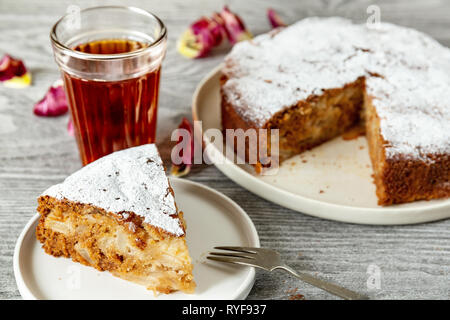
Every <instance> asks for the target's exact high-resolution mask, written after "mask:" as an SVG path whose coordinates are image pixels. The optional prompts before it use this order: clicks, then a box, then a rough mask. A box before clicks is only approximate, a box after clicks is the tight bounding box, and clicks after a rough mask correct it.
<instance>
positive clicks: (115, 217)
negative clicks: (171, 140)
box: [36, 144, 195, 293]
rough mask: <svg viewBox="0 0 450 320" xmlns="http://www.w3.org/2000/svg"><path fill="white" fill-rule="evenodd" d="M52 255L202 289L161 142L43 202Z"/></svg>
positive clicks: (44, 236) (124, 155)
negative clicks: (197, 284)
mask: <svg viewBox="0 0 450 320" xmlns="http://www.w3.org/2000/svg"><path fill="white" fill-rule="evenodd" d="M38 202H39V206H38V209H37V210H38V212H39V213H40V220H39V224H38V226H37V230H36V236H37V239H38V240H39V241H40V242H41V243H42V247H43V248H44V250H45V252H46V253H48V254H50V255H53V256H56V257H59V256H63V257H67V258H71V259H72V260H73V261H76V262H79V263H82V264H84V265H87V266H91V267H94V268H96V269H98V270H100V271H109V272H111V273H112V274H113V275H115V276H117V277H119V278H122V279H125V280H128V281H132V282H135V283H138V284H141V285H144V286H146V287H147V288H148V289H149V290H153V291H154V292H161V293H170V292H173V291H177V290H181V291H184V292H187V293H191V292H193V291H194V288H195V283H194V280H193V275H192V263H191V258H190V257H189V253H188V248H187V245H186V238H185V235H186V231H185V230H186V225H185V222H184V220H183V213H182V212H181V211H179V210H178V208H177V206H176V203H175V198H174V192H173V190H172V188H171V187H170V184H169V181H168V179H167V177H166V175H165V171H164V167H163V163H162V161H161V158H160V156H159V154H158V150H157V148H156V146H155V145H154V144H148V145H143V146H139V147H135V148H130V149H125V150H122V151H117V152H114V153H112V154H110V155H107V156H105V157H103V158H101V159H99V160H97V161H95V162H93V163H91V164H89V165H87V166H85V167H83V168H82V169H80V170H79V171H77V172H75V173H74V174H72V175H70V176H69V177H67V178H66V179H65V180H64V182H62V183H61V184H57V185H54V186H52V187H50V188H49V189H48V190H46V191H45V192H44V193H43V194H42V195H41V196H40V197H39V199H38Z"/></svg>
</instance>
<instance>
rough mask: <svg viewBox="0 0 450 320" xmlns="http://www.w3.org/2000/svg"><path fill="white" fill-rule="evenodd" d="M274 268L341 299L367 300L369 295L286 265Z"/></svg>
mask: <svg viewBox="0 0 450 320" xmlns="http://www.w3.org/2000/svg"><path fill="white" fill-rule="evenodd" d="M275 269H282V270H285V271H287V272H289V273H291V274H292V275H294V276H295V277H297V278H298V279H300V280H302V281H304V282H306V283H309V284H310V285H312V286H314V287H317V288H320V289H322V290H325V291H327V292H329V293H331V294H334V295H336V296H338V297H341V298H343V299H346V300H368V299H369V297H368V296H366V295H363V294H359V293H357V292H355V291H352V290H349V289H345V288H343V287H341V286H338V285H336V284H334V283H330V282H326V281H324V280H322V279H319V278H316V277H313V276H310V275H309V274H306V273H299V272H297V271H295V270H294V269H292V268H291V267H289V266H287V265H281V266H279V267H277V268H275Z"/></svg>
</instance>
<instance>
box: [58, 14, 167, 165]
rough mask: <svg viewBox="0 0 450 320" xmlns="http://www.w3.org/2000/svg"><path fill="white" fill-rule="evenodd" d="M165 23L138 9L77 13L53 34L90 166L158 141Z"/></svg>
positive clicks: (77, 131)
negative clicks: (122, 151) (157, 128)
mask: <svg viewBox="0 0 450 320" xmlns="http://www.w3.org/2000/svg"><path fill="white" fill-rule="evenodd" d="M166 34H167V31H166V27H165V26H164V24H163V23H162V21H161V20H160V19H159V18H158V17H157V16H155V15H153V14H151V13H149V12H147V11H145V10H141V9H138V8H133V7H119V6H107V7H95V8H89V9H84V10H81V11H79V10H78V11H77V10H73V11H72V12H71V13H69V14H67V15H65V16H64V17H62V18H61V19H60V20H59V21H58V22H57V23H56V24H55V25H54V27H53V29H52V31H51V35H50V38H51V42H52V47H53V51H54V55H55V60H56V62H57V64H58V66H59V68H60V70H61V73H62V77H63V80H64V85H65V90H66V94H67V99H68V103H69V107H70V111H71V116H72V121H73V124H74V128H75V137H76V140H77V143H78V148H79V150H80V155H81V160H82V163H83V165H86V164H88V163H90V162H92V161H94V160H96V159H98V158H100V157H102V156H104V155H106V154H109V153H111V152H114V151H116V150H120V149H125V148H128V147H132V146H137V145H141V144H146V143H152V142H154V141H155V135H156V117H157V107H158V92H159V79H160V71H161V63H162V60H163V58H164V56H165V52H166V45H167V44H166V41H167V40H166V39H167V35H166Z"/></svg>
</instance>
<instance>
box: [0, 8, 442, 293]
mask: <svg viewBox="0 0 450 320" xmlns="http://www.w3.org/2000/svg"><path fill="white" fill-rule="evenodd" d="M102 3H103V2H102V1H51V0H40V1H25V0H1V1H0V54H3V53H9V54H11V55H13V56H17V57H20V58H22V59H23V60H24V61H25V63H26V65H27V67H28V68H29V69H30V70H31V72H32V74H33V85H32V86H31V87H29V88H26V89H20V90H18V89H16V90H14V89H7V88H4V87H2V86H1V85H0V299H19V298H20V295H19V292H18V290H17V287H16V284H15V280H14V274H13V268H12V256H13V250H14V245H15V242H16V239H17V237H18V235H19V233H20V231H21V230H22V228H23V226H24V225H25V223H26V222H27V221H28V220H29V218H30V217H31V216H32V215H33V214H34V213H35V209H36V197H37V196H38V195H39V194H40V193H41V192H42V191H43V190H44V189H46V188H47V187H48V186H49V185H52V184H54V183H57V182H59V181H61V180H62V179H64V178H65V177H66V176H67V175H68V174H70V173H72V172H74V171H75V170H77V169H78V168H80V166H81V165H80V161H79V158H78V151H77V148H76V145H75V142H74V140H73V138H72V137H70V136H69V135H68V134H67V132H66V124H67V121H68V118H67V116H63V117H60V118H57V119H49V118H38V117H36V116H34V115H33V113H32V107H33V104H34V103H35V102H36V101H37V100H38V99H40V98H41V97H42V96H43V94H44V93H45V91H46V90H47V88H48V87H49V86H50V85H51V84H52V82H53V81H54V80H55V79H57V78H58V77H59V74H58V71H57V68H56V65H55V63H54V61H53V57H52V51H51V48H50V42H49V37H48V34H49V30H50V28H51V26H52V24H53V23H54V22H55V21H56V20H57V19H58V17H60V16H61V15H62V14H63V13H64V12H65V10H66V8H67V6H68V5H70V4H77V5H79V6H80V7H82V8H84V7H88V6H92V5H99V4H102ZM107 3H108V4H111V3H116V4H119V3H123V2H119V1H107ZM224 3H227V4H229V5H230V7H231V8H232V9H233V10H235V11H236V12H238V13H239V14H240V15H241V16H242V17H243V19H244V20H245V22H246V23H247V24H248V26H249V28H250V30H252V32H253V33H254V34H259V33H262V32H265V31H267V30H269V25H268V22H267V21H266V16H265V14H266V13H265V11H266V8H267V7H269V6H271V7H274V8H275V9H277V10H278V12H279V13H280V14H281V15H282V16H283V17H284V18H285V21H286V22H294V21H296V20H298V19H301V18H304V17H308V16H314V15H319V16H332V15H339V16H344V17H348V18H352V19H353V20H355V21H365V20H366V19H367V13H366V9H367V7H368V5H370V4H371V2H369V1H348V0H347V1H332V0H328V1H316V0H311V1H295V2H294V1H283V2H280V1H277V2H275V1H273V3H271V1H245V2H244V1H209V0H208V1H207V0H203V1H185V0H177V1H167V0H165V1H161V0H159V1H149V0H142V1H130V2H129V4H130V5H134V6H137V7H141V8H143V9H147V10H150V11H153V12H155V13H156V14H157V15H159V16H160V17H161V18H162V19H163V20H164V22H165V23H166V25H167V27H168V30H169V49H168V54H167V57H166V59H165V61H164V67H163V76H162V82H161V94H160V105H159V115H158V117H159V118H158V145H159V147H160V149H161V150H162V153H163V157H164V158H165V159H166V160H167V159H169V154H170V146H169V144H168V141H169V137H170V132H171V131H172V130H173V129H174V128H175V127H176V125H177V124H178V122H179V121H180V119H181V117H182V116H188V117H190V102H191V96H192V93H193V91H194V89H195V87H196V85H197V83H198V82H199V81H200V79H201V78H202V77H203V76H204V75H205V74H206V73H207V72H208V71H209V70H211V69H212V68H214V67H215V66H216V65H217V64H218V63H219V62H220V61H221V60H222V58H223V55H224V53H225V52H217V53H215V54H214V55H213V56H212V57H209V58H206V59H202V60H188V59H185V58H183V57H181V56H180V55H178V54H177V52H176V50H175V41H176V39H177V37H178V36H179V35H180V33H181V32H182V31H183V30H184V29H185V28H186V27H187V26H188V25H189V23H190V22H192V21H194V20H195V19H196V18H198V17H199V16H201V15H203V14H206V15H207V14H209V13H211V12H212V11H213V10H219V9H220V8H221V6H222V5H223V4H224ZM377 4H378V5H379V7H380V8H381V19H382V20H383V21H389V22H395V23H398V24H401V25H405V26H411V27H415V28H417V29H419V30H422V31H425V32H427V33H429V34H431V35H432V36H433V37H435V38H436V39H438V40H439V41H441V42H442V43H443V44H445V45H447V46H450V18H449V15H450V3H449V2H447V1H444V0H442V1H439V0H437V1H407V0H404V1H392V2H391V1H379V2H378V3H377ZM412 54H413V53H412ZM188 179H192V180H194V181H197V182H200V183H203V184H205V185H208V186H210V187H213V188H215V189H217V190H219V191H220V192H223V193H224V194H226V195H227V196H229V197H230V198H231V199H233V200H234V201H236V202H237V203H238V204H239V205H241V206H242V207H243V208H244V210H245V211H247V213H248V214H249V215H250V217H251V218H252V220H253V222H254V223H255V225H256V228H257V230H258V232H259V236H260V238H261V245H262V246H265V247H271V248H274V249H277V250H279V251H280V252H281V253H282V255H283V257H284V258H285V259H286V261H287V262H288V264H290V265H292V266H293V267H295V268H297V269H298V270H303V271H305V272H310V273H313V274H316V275H318V276H322V277H324V278H326V279H332V280H334V281H336V282H338V283H341V284H344V285H345V286H347V287H349V288H353V289H355V290H359V291H361V292H366V293H369V294H370V295H371V296H372V297H374V298H378V299H416V298H417V299H430V298H431V299H449V298H450V220H447V221H440V222H435V223H428V224H423V225H412V226H398V227H395V226H394V227H383V226H361V225H353V224H344V223H338V222H333V221H326V220H321V219H317V218H313V217H309V216H307V215H303V214H300V213H297V212H294V211H291V210H289V209H285V208H282V207H280V206H278V205H275V204H272V203H270V202H267V201H265V200H263V199H261V198H259V197H257V196H255V195H253V194H251V193H250V192H248V191H246V190H244V189H242V188H241V187H240V186H238V185H236V184H235V183H233V182H232V181H230V180H229V179H227V178H226V177H225V176H224V175H223V174H222V173H220V172H219V171H218V170H217V169H216V168H215V167H214V166H201V167H198V168H195V169H194V170H193V172H192V174H191V175H190V176H189V177H188ZM369 266H372V267H374V266H375V267H376V268H379V270H380V272H381V286H380V288H379V289H377V288H373V289H369V288H368V287H367V284H366V283H367V279H368V277H369V274H368V273H367V271H368V268H369ZM299 294H301V295H304V296H305V298H306V299H332V298H333V297H331V296H330V295H328V294H326V293H323V292H322V291H320V290H317V289H315V288H313V287H310V286H308V285H305V284H303V283H300V282H298V281H297V280H296V279H294V278H292V277H290V276H288V275H287V274H284V273H281V272H280V273H273V274H266V273H263V272H259V271H258V272H257V278H256V282H255V285H254V287H253V290H252V291H251V293H250V295H249V299H293V298H296V297H297V298H298V297H299V296H298V295H299Z"/></svg>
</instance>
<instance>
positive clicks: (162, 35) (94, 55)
mask: <svg viewBox="0 0 450 320" xmlns="http://www.w3.org/2000/svg"><path fill="white" fill-rule="evenodd" d="M99 9H125V10H128V11H132V12H135V13H139V14H143V15H146V16H148V17H152V18H154V19H155V20H156V21H157V22H158V24H159V25H160V27H161V31H160V34H159V37H158V38H157V39H156V40H155V41H153V42H152V43H151V44H149V45H148V46H147V47H145V48H141V49H138V50H134V51H130V52H123V53H113V54H98V53H86V52H81V51H77V50H74V49H72V48H70V47H68V46H66V45H64V44H63V43H61V42H60V41H59V40H58V36H57V35H56V28H57V27H58V25H59V24H60V23H61V22H62V21H63V20H64V19H65V18H67V17H68V16H69V15H70V14H71V13H66V14H65V15H63V16H62V17H61V18H60V19H59V20H58V21H56V23H55V24H54V25H53V27H52V29H51V32H50V40H51V42H52V44H53V45H54V46H55V47H57V48H58V49H59V50H62V51H65V52H67V53H68V54H69V55H70V56H72V57H75V58H79V59H85V60H116V59H124V58H130V57H135V56H139V55H141V54H143V53H145V52H147V51H150V50H151V49H153V48H154V47H156V46H157V45H159V44H160V43H161V42H162V41H163V40H164V39H165V38H166V35H167V28H166V26H165V25H164V23H163V22H162V21H161V19H160V18H158V16H156V15H155V14H153V13H151V12H150V11H147V10H144V9H140V8H137V7H132V6H96V7H89V8H85V9H82V10H80V13H82V12H86V11H91V10H99Z"/></svg>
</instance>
